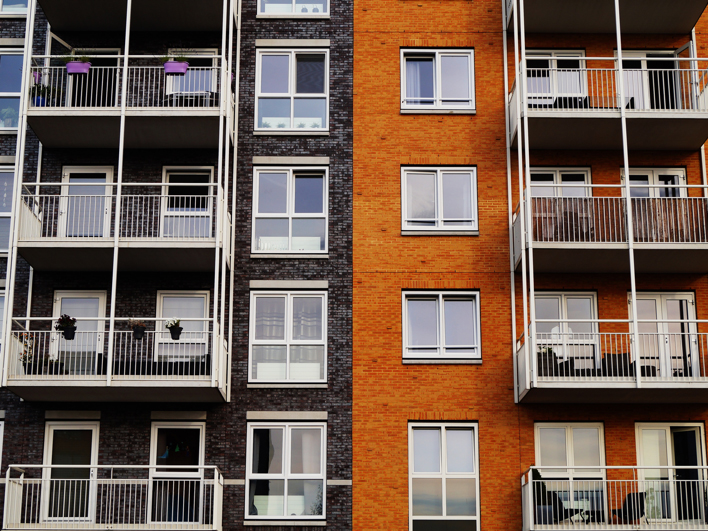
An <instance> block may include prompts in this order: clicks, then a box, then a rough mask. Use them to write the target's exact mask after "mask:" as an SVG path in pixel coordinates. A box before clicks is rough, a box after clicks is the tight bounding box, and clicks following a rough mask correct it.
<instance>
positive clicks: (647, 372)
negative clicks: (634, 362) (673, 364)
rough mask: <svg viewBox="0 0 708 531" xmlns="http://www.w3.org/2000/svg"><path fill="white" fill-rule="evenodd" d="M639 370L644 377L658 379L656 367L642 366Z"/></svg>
mask: <svg viewBox="0 0 708 531" xmlns="http://www.w3.org/2000/svg"><path fill="white" fill-rule="evenodd" d="M639 369H640V371H641V375H642V376H643V377H645V378H646V377H650V378H656V365H642V366H641V367H639Z"/></svg>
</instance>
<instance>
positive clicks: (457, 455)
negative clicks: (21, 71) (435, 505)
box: [445, 429, 474, 496]
mask: <svg viewBox="0 0 708 531" xmlns="http://www.w3.org/2000/svg"><path fill="white" fill-rule="evenodd" d="M445 436H446V438H447V471H448V472H470V473H473V472H474V432H473V430H458V429H448V430H447V431H446V432H445ZM448 496H449V494H448Z"/></svg>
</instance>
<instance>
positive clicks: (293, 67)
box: [253, 48, 330, 133]
mask: <svg viewBox="0 0 708 531" xmlns="http://www.w3.org/2000/svg"><path fill="white" fill-rule="evenodd" d="M317 54H320V55H324V58H325V69H324V90H325V91H324V93H313V94H296V93H295V89H296V82H297V61H296V56H297V55H317ZM266 55H288V56H289V59H288V68H289V70H290V77H289V78H288V93H287V94H278V93H270V92H266V93H261V65H262V58H263V57H264V56H266ZM329 69H330V66H329V48H297V49H293V48H260V49H257V50H256V87H255V93H256V94H255V104H254V117H253V130H254V131H267V132H275V133H281V132H284V131H288V132H292V131H296V132H313V131H314V132H327V131H329V115H330V108H329V105H330V99H329ZM261 98H263V99H290V123H291V124H292V127H289V128H288V127H284V128H275V129H274V128H272V127H258V110H259V104H260V99H261ZM308 98H320V99H322V98H324V100H325V123H324V124H323V125H322V127H307V124H305V127H297V124H296V123H295V100H296V99H308Z"/></svg>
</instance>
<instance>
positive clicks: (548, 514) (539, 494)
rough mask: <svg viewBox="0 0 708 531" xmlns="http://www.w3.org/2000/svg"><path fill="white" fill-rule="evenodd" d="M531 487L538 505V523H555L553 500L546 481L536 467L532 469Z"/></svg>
mask: <svg viewBox="0 0 708 531" xmlns="http://www.w3.org/2000/svg"><path fill="white" fill-rule="evenodd" d="M531 488H532V489H533V501H534V506H535V507H536V524H538V525H550V524H552V523H553V501H552V499H551V496H550V495H549V494H548V490H547V489H546V482H545V481H543V479H542V478H541V473H540V472H539V471H538V470H536V469H535V468H534V469H532V470H531Z"/></svg>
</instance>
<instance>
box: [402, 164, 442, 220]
mask: <svg viewBox="0 0 708 531" xmlns="http://www.w3.org/2000/svg"><path fill="white" fill-rule="evenodd" d="M406 195H407V196H408V205H407V207H408V217H409V218H415V219H434V218H435V174H434V173H409V174H407V175H406ZM427 224H430V225H435V222H434V221H430V222H428V223H427Z"/></svg>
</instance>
